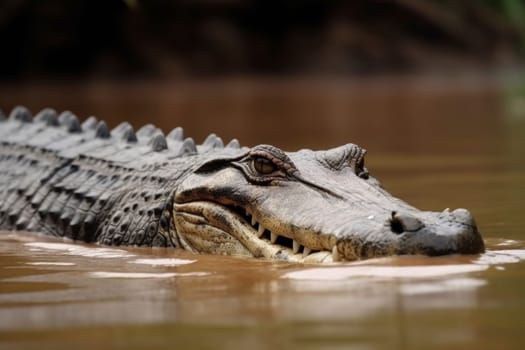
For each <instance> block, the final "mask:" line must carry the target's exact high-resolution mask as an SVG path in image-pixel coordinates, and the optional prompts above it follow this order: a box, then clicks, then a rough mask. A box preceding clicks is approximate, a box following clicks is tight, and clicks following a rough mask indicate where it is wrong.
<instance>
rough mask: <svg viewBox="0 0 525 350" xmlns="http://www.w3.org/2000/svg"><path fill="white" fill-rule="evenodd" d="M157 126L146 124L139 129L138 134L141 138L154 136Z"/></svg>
mask: <svg viewBox="0 0 525 350" xmlns="http://www.w3.org/2000/svg"><path fill="white" fill-rule="evenodd" d="M155 131H157V128H156V127H155V125H153V124H146V125H144V126H143V127H141V128H140V129H139V130H138V131H137V136H138V137H140V138H148V137H151V136H153V134H154V133H155Z"/></svg>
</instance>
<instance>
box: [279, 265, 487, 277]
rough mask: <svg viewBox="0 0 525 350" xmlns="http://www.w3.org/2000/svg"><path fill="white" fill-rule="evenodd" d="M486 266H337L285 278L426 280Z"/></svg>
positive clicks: (286, 275) (305, 270) (287, 275)
mask: <svg viewBox="0 0 525 350" xmlns="http://www.w3.org/2000/svg"><path fill="white" fill-rule="evenodd" d="M486 269H488V266H486V265H480V264H453V265H424V266H337V267H328V268H323V267H320V268H313V269H304V270H299V271H293V272H288V273H286V274H285V275H284V276H283V277H284V278H289V279H294V280H332V281H333V280H345V279H350V278H359V277H364V278H370V277H372V278H373V277H376V278H381V279H400V278H406V279H417V278H419V279H424V278H436V277H443V276H448V275H454V274H464V273H469V272H477V271H484V270H486Z"/></svg>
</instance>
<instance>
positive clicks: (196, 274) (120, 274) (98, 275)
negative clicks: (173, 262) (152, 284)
mask: <svg viewBox="0 0 525 350" xmlns="http://www.w3.org/2000/svg"><path fill="white" fill-rule="evenodd" d="M88 274H89V276H91V277H93V278H127V279H137V278H173V277H201V276H208V275H209V273H208V272H161V273H151V272H108V271H96V272H89V273H88Z"/></svg>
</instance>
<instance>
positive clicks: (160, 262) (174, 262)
mask: <svg viewBox="0 0 525 350" xmlns="http://www.w3.org/2000/svg"><path fill="white" fill-rule="evenodd" d="M195 261H196V260H188V259H176V258H166V259H137V260H134V261H131V263H133V264H142V265H150V266H181V265H188V264H193V263H194V262H195Z"/></svg>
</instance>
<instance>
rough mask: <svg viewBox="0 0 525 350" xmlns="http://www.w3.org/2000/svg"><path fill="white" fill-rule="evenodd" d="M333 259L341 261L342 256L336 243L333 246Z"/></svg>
mask: <svg viewBox="0 0 525 350" xmlns="http://www.w3.org/2000/svg"><path fill="white" fill-rule="evenodd" d="M332 261H334V262H337V261H341V256H340V255H339V250H337V246H336V245H334V247H333V248H332Z"/></svg>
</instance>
